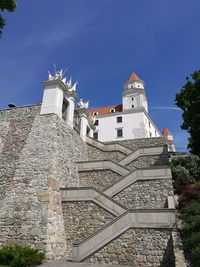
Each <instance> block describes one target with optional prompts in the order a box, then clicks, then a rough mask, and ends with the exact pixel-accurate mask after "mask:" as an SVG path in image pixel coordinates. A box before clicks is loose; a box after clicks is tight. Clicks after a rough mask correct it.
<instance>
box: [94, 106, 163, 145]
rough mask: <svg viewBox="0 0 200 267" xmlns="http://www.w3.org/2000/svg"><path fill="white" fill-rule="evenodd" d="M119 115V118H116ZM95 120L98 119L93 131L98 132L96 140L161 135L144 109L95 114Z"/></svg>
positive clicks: (106, 140)
mask: <svg viewBox="0 0 200 267" xmlns="http://www.w3.org/2000/svg"><path fill="white" fill-rule="evenodd" d="M119 117H121V119H118V118H119ZM95 120H96V121H98V125H96V129H95V131H94V133H98V140H99V141H102V142H109V141H117V140H118V141H119V140H127V139H135V138H148V137H158V136H160V135H161V134H160V131H159V130H158V128H157V127H156V126H155V124H154V123H153V122H152V120H151V118H150V117H149V116H148V115H147V113H146V112H145V110H144V109H137V110H129V111H124V112H116V113H110V114H108V115H97V116H95ZM118 121H121V122H118ZM96 124H97V123H96ZM118 130H121V131H118ZM120 133H122V136H119V135H120ZM96 136H97V135H96ZM94 137H95V135H94Z"/></svg>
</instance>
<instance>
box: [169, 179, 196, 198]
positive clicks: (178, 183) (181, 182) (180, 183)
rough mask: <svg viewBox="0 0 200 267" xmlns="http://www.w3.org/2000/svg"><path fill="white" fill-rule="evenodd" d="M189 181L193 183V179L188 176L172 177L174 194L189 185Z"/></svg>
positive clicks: (179, 192)
mask: <svg viewBox="0 0 200 267" xmlns="http://www.w3.org/2000/svg"><path fill="white" fill-rule="evenodd" d="M191 183H193V179H192V180H191V178H190V177H189V176H184V175H178V176H177V177H176V178H175V179H174V183H173V186H174V191H175V194H179V195H180V194H181V192H182V191H183V189H185V187H186V186H187V185H190V184H191Z"/></svg>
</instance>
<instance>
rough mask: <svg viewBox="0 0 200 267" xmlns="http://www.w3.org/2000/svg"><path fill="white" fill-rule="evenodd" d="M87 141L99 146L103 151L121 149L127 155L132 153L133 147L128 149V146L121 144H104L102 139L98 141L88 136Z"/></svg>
mask: <svg viewBox="0 0 200 267" xmlns="http://www.w3.org/2000/svg"><path fill="white" fill-rule="evenodd" d="M86 142H87V143H88V144H89V145H92V146H94V147H96V148H99V149H100V150H102V151H120V152H122V153H124V154H126V155H128V154H130V153H131V152H132V150H131V149H128V148H127V147H125V146H123V145H120V144H117V143H115V144H104V143H102V142H100V141H97V140H95V139H93V138H90V137H86Z"/></svg>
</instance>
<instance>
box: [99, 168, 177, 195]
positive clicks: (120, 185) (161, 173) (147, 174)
mask: <svg viewBox="0 0 200 267" xmlns="http://www.w3.org/2000/svg"><path fill="white" fill-rule="evenodd" d="M171 177H172V176H171V169H170V168H169V167H168V166H162V167H159V168H158V167H154V168H148V169H147V168H146V169H137V170H134V171H133V172H130V173H129V174H128V175H126V176H125V177H124V178H123V179H120V180H119V181H117V182H116V183H115V184H113V185H112V186H110V187H109V188H107V189H106V190H105V191H104V194H106V195H107V196H109V197H112V196H114V195H116V194H117V193H119V192H120V191H122V190H123V189H125V188H126V187H128V186H130V185H131V184H133V183H134V182H136V181H138V180H156V179H169V178H171Z"/></svg>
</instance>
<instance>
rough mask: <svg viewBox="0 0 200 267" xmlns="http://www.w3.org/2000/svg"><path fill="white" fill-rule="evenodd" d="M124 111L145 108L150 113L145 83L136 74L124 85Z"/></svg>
mask: <svg viewBox="0 0 200 267" xmlns="http://www.w3.org/2000/svg"><path fill="white" fill-rule="evenodd" d="M122 102H123V111H125V110H129V109H138V108H142V107H143V108H144V109H145V110H146V112H148V104H147V96H146V92H145V89H144V82H143V81H142V80H140V78H139V77H138V76H137V74H135V73H134V72H133V73H132V74H131V75H130V77H129V78H128V80H127V81H126V82H125V83H124V93H123V99H122Z"/></svg>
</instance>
